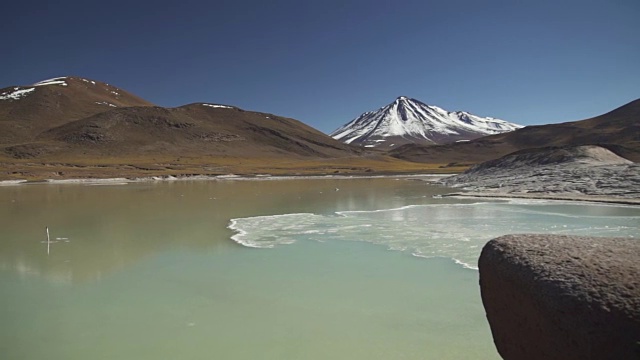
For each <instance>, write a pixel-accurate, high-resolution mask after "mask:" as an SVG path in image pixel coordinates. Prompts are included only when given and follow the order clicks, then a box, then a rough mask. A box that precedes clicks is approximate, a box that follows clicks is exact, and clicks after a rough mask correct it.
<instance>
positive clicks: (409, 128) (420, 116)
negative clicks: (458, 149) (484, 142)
mask: <svg viewBox="0 0 640 360" xmlns="http://www.w3.org/2000/svg"><path fill="white" fill-rule="evenodd" d="M521 127H522V126H520V125H517V124H513V123H510V122H507V121H504V120H500V119H494V118H483V117H479V116H476V115H473V114H469V113H467V112H463V111H455V112H449V111H446V110H443V109H441V108H439V107H437V106H432V105H427V104H424V103H422V102H420V101H418V100H416V99H410V98H407V97H405V96H400V97H399V98H397V99H396V100H395V101H394V102H392V103H391V104H389V105H386V106H383V107H381V108H380V109H378V110H376V111H370V112H366V113H364V114H362V115H360V116H359V117H357V118H356V119H354V120H352V121H351V122H349V123H347V124H346V125H344V126H342V127H340V128H339V129H337V130H335V131H334V132H332V133H331V134H330V136H332V137H333V138H335V139H337V140H341V141H343V142H345V143H347V144H355V145H362V146H365V147H377V148H391V147H394V146H396V147H397V146H399V145H403V144H407V143H418V144H444V143H452V142H456V141H465V140H470V139H475V138H478V137H481V136H486V135H491V134H498V133H503V132H507V131H513V130H515V129H518V128H521Z"/></svg>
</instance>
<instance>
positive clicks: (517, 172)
mask: <svg viewBox="0 0 640 360" xmlns="http://www.w3.org/2000/svg"><path fill="white" fill-rule="evenodd" d="M441 183H443V184H444V185H447V186H451V187H457V188H463V189H465V190H468V191H471V192H477V193H483V194H486V195H492V194H493V195H518V196H520V195H527V196H531V197H535V196H537V197H541V198H545V197H546V198H549V197H552V196H557V195H562V196H565V197H566V196H577V197H580V196H585V197H608V198H611V199H613V200H616V199H617V200H620V199H640V164H635V163H632V162H631V161H629V160H627V159H624V158H621V157H620V156H618V155H616V154H614V153H612V152H611V151H609V150H607V149H604V148H602V147H599V146H593V145H588V146H578V147H566V148H543V149H529V150H526V151H520V152H516V153H513V154H510V155H506V156H504V157H502V158H500V159H497V160H491V161H487V162H484V163H482V164H478V165H476V166H474V167H472V168H470V169H469V170H467V171H465V172H464V173H462V174H459V175H456V176H452V177H448V178H445V179H442V180H441Z"/></svg>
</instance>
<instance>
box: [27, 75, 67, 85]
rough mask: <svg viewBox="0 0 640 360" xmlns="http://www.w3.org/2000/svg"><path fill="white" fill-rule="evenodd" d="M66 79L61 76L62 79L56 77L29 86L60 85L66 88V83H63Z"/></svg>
mask: <svg viewBox="0 0 640 360" xmlns="http://www.w3.org/2000/svg"><path fill="white" fill-rule="evenodd" d="M66 78H67V77H66V76H63V77H57V78H53V79H47V80H42V81H39V82H37V83H35V84H33V85H31V86H46V85H61V86H67V83H66V82H65V81H64V80H65V79H66Z"/></svg>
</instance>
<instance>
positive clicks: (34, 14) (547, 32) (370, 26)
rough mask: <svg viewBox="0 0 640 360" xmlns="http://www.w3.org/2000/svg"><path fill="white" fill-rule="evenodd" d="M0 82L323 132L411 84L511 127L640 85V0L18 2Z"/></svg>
mask: <svg viewBox="0 0 640 360" xmlns="http://www.w3.org/2000/svg"><path fill="white" fill-rule="evenodd" d="M0 32H1V34H2V43H3V46H2V54H0V68H1V69H2V71H1V72H0V87H5V86H10V85H27V84H30V83H33V82H36V81H39V80H42V79H46V78H50V77H55V76H64V75H77V76H82V77H87V78H91V79H94V80H100V81H104V82H108V83H110V84H112V85H115V86H118V87H120V88H123V89H125V90H128V91H130V92H133V93H134V94H137V95H139V96H141V97H143V98H145V99H147V100H150V101H152V102H154V103H156V104H158V105H161V106H179V105H184V104H187V103H192V102H214V103H223V104H231V105H236V106H239V107H241V108H244V109H247V110H256V111H264V112H271V113H275V114H278V115H283V116H289V117H293V118H296V119H299V120H301V121H303V122H305V123H307V124H309V125H311V126H313V127H315V128H317V129H319V130H321V131H324V132H330V131H332V130H334V129H335V128H337V127H339V126H340V125H342V124H344V123H346V122H347V121H349V120H351V119H352V118H354V117H356V116H358V115H359V114H360V113H362V112H364V111H368V110H374V109H377V108H379V107H381V106H383V105H385V104H387V103H389V102H391V101H393V100H394V99H395V98H396V97H397V96H400V95H406V96H410V97H413V98H416V99H419V100H421V101H423V102H426V103H428V104H432V105H437V106H440V107H442V108H444V109H447V110H451V111H453V110H465V111H469V112H472V113H475V114H477V115H482V116H493V117H498V118H503V119H505V120H509V121H513V122H518V123H521V124H525V125H527V124H541V123H552V122H561V121H570V120H579V119H583V118H587V117H591V116H595V115H598V114H601V113H604V112H607V111H609V110H612V109H613V108H615V107H617V106H620V105H623V104H625V103H627V102H629V101H631V100H635V99H637V98H640V1H639V0H600V1H593V0H554V1H549V0H537V1H536V0H530V1H494V0H487V1H476V0H467V1H456V0H450V1H444V0H443V1H426V0H416V1H413V0H408V1H403V0H396V1H379V0H371V1H349V0H342V1H334V0H325V1H290V0H272V1H242V0H236V1H189V0H174V1H170V2H169V1H164V0H159V1H131V0H129V1H60V2H49V1H46V2H45V1H23V2H17V1H12V2H9V3H7V2H5V3H4V4H3V6H2V9H0Z"/></svg>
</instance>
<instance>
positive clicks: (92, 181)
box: [0, 173, 640, 206]
mask: <svg viewBox="0 0 640 360" xmlns="http://www.w3.org/2000/svg"><path fill="white" fill-rule="evenodd" d="M453 175H455V174H421V173H416V174H380V175H373V174H367V175H364V174H353V175H334V174H325V175H270V174H257V175H249V176H248V175H235V174H226V175H193V176H172V175H168V176H148V177H136V178H75V179H44V180H39V181H30V180H0V187H5V186H24V185H66V184H69V185H93V186H100V185H127V184H137V183H150V182H176V181H278V180H321V179H335V180H350V179H376V178H403V179H419V180H422V181H425V182H431V183H434V184H439V185H441V186H447V185H444V184H442V183H440V182H439V180H440V179H443V178H446V177H449V176H453ZM447 187H450V186H447ZM441 196H442V197H463V198H491V199H535V200H557V201H571V202H590V203H604V204H606V203H608V204H619V205H631V206H640V199H638V198H617V197H610V196H597V195H572V194H566V195H563V194H551V193H546V194H545V193H537V194H531V193H492V192H478V191H468V192H452V193H448V194H443V195H441Z"/></svg>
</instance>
